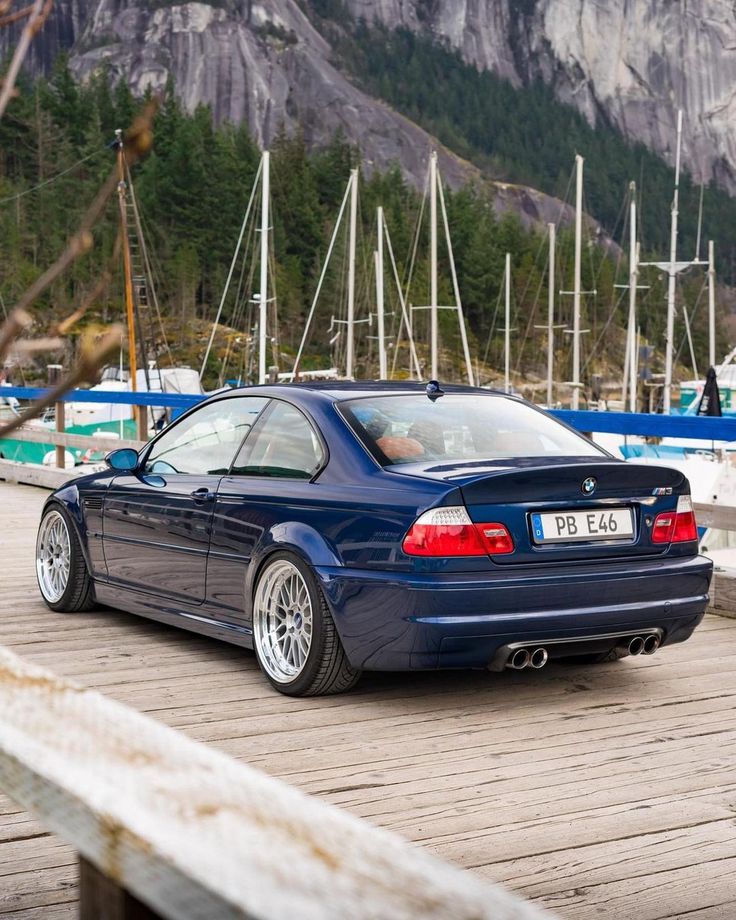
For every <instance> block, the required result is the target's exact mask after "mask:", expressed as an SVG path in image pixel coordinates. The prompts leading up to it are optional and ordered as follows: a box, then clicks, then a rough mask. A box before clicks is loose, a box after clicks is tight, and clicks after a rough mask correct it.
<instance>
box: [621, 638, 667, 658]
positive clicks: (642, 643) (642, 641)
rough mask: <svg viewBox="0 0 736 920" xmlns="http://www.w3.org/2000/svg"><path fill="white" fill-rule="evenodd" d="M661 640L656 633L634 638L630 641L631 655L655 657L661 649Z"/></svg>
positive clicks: (628, 647) (628, 648)
mask: <svg viewBox="0 0 736 920" xmlns="http://www.w3.org/2000/svg"><path fill="white" fill-rule="evenodd" d="M659 643H660V638H659V636H657V635H655V634H654V633H650V634H649V635H648V636H634V637H633V638H632V639H630V640H629V644H628V646H627V649H626V650H627V651H628V653H629V655H653V654H654V653H655V652H656V651H657V649H658V648H659Z"/></svg>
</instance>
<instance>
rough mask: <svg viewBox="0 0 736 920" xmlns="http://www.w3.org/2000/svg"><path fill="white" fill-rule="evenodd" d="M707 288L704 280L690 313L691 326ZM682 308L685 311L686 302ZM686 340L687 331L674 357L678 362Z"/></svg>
mask: <svg viewBox="0 0 736 920" xmlns="http://www.w3.org/2000/svg"><path fill="white" fill-rule="evenodd" d="M706 289H707V282H706V281H704V282H703V284H702V285H701V288H700V292H699V293H698V296H697V298H696V299H695V303H694V304H693V312H692V313H690V314H688V321H689V323H690V326H691V327H692V324H693V320H694V319H695V317H696V316H697V313H698V307H699V306H700V304H701V303H702V300H703V294H704V293H705V291H706ZM682 309H683V312H685V311H686V310H687V307H686V306H685V304H683V305H682ZM686 341H687V333H686V334H685V335H684V336H682V338H681V339H680V345H679V347H678V349H677V352H676V354H675V358H674V361H675V363H677V362H678V361H679V360H680V355H681V354H682V350H683V348H684V347H685V342H686Z"/></svg>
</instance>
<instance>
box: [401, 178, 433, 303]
mask: <svg viewBox="0 0 736 920" xmlns="http://www.w3.org/2000/svg"><path fill="white" fill-rule="evenodd" d="M429 172H430V169H429V165H427V173H426V175H425V177H424V191H423V193H422V203H421V205H420V206H419V214H418V215H417V222H416V224H415V227H414V242H413V245H412V251H411V259H410V260H409V267H408V269H405V270H404V300H406V301H407V303H408V301H409V289H410V288H411V281H412V278H413V276H414V268H415V265H416V258H417V249H418V247H419V237H420V236H421V233H422V221H423V220H424V208H425V206H426V204H427V195H428V193H429Z"/></svg>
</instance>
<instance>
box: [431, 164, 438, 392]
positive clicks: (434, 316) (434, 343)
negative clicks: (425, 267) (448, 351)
mask: <svg viewBox="0 0 736 920" xmlns="http://www.w3.org/2000/svg"><path fill="white" fill-rule="evenodd" d="M429 234H430V236H429V250H430V251H429V259H430V281H429V286H430V299H429V311H430V353H431V369H432V379H433V380H437V379H438V376H439V374H438V371H439V348H438V338H439V328H438V310H437V153H436V152H435V151H434V150H433V151H432V155H431V157H430V158H429Z"/></svg>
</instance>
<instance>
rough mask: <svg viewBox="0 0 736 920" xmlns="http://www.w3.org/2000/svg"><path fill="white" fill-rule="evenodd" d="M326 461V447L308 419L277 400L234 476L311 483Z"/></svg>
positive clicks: (246, 447) (237, 462)
mask: <svg viewBox="0 0 736 920" xmlns="http://www.w3.org/2000/svg"><path fill="white" fill-rule="evenodd" d="M323 461H324V450H323V448H322V444H321V442H320V439H319V437H318V436H317V433H316V432H315V430H314V429H313V428H312V426H311V424H310V423H309V422H308V421H307V419H306V418H305V416H304V415H303V414H302V413H301V412H300V411H299V410H298V409H297V408H295V407H294V406H291V405H289V403H285V402H281V401H279V400H274V402H273V403H272V404H271V406H270V407H269V409H268V412H267V414H266V415H264V417H263V419H262V420H261V421H260V422H259V424H258V426H257V427H256V428H255V429H254V430H253V433H252V434H251V435H250V437H249V438H248V439H247V440H246V442H245V443H244V444H243V446H242V448H241V450H240V452H239V453H238V456H237V458H236V460H235V463H234V464H233V468H232V470H231V475H233V476H273V477H281V478H288V479H311V478H312V477H313V476H314V475H315V473H317V471H318V470H319V468H320V467H321V466H322V463H323Z"/></svg>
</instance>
